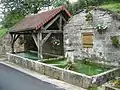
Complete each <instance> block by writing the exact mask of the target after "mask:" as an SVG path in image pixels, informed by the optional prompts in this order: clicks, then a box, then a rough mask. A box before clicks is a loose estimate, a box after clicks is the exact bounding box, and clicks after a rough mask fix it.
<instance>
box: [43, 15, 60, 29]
mask: <svg viewBox="0 0 120 90" xmlns="http://www.w3.org/2000/svg"><path fill="white" fill-rule="evenodd" d="M59 17H60V14H59V15H57V16H56V17H55V18H54V19H53V20H52V21H51V22H50V23H48V24H47V25H46V26H45V27H44V29H45V30H47V29H48V28H49V27H50V26H51V25H52V24H53V23H54V22H55V21H56V20H57V19H58V18H59Z"/></svg>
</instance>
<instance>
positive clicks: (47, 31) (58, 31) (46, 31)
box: [42, 30, 63, 33]
mask: <svg viewBox="0 0 120 90" xmlns="http://www.w3.org/2000/svg"><path fill="white" fill-rule="evenodd" d="M62 32H63V31H60V30H45V31H42V33H62Z"/></svg>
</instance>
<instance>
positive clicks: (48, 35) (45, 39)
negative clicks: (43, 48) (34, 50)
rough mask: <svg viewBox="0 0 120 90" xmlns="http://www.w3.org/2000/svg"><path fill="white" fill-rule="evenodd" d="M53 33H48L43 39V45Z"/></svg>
mask: <svg viewBox="0 0 120 90" xmlns="http://www.w3.org/2000/svg"><path fill="white" fill-rule="evenodd" d="M51 34H52V33H48V34H47V35H46V37H45V38H44V39H43V40H42V45H43V44H44V43H45V42H46V41H47V39H48V38H49V37H50V35H51Z"/></svg>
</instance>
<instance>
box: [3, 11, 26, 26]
mask: <svg viewBox="0 0 120 90" xmlns="http://www.w3.org/2000/svg"><path fill="white" fill-rule="evenodd" d="M23 18H24V14H22V12H21V13H20V12H18V11H16V10H14V11H11V12H9V13H8V14H7V15H5V16H4V19H3V21H2V24H3V26H4V27H6V28H10V27H12V26H13V25H14V24H16V23H17V22H18V21H20V20H21V19H23Z"/></svg>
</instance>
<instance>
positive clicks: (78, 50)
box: [64, 9, 120, 66]
mask: <svg viewBox="0 0 120 90" xmlns="http://www.w3.org/2000/svg"><path fill="white" fill-rule="evenodd" d="M91 13H92V15H93V21H92V22H91V23H89V22H87V21H86V20H85V15H86V13H85V11H81V12H80V13H79V14H76V15H74V16H73V17H72V18H71V19H70V20H69V22H68V24H67V25H66V26H65V27H64V33H65V35H64V42H65V41H66V39H67V38H69V39H70V40H71V41H72V48H74V54H75V58H76V59H83V58H84V57H87V56H88V55H89V56H90V57H92V58H96V57H97V58H99V61H100V62H102V61H103V60H104V59H105V61H106V62H107V64H109V63H111V64H113V65H115V66H116V65H117V66H118V65H119V62H120V50H119V49H118V48H115V47H114V46H113V45H112V41H111V39H110V37H111V36H120V29H119V27H120V21H119V20H117V19H115V18H113V15H112V13H110V12H108V11H104V10H99V9H96V10H92V11H91ZM98 24H103V25H107V27H108V29H107V31H106V32H105V33H103V34H99V33H98V32H97V31H96V30H95V26H96V25H98ZM83 32H92V33H93V48H83V47H82V33H83ZM66 47H67V46H66V45H64V48H65V50H66ZM65 52H66V51H65ZM96 60H97V59H96Z"/></svg>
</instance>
